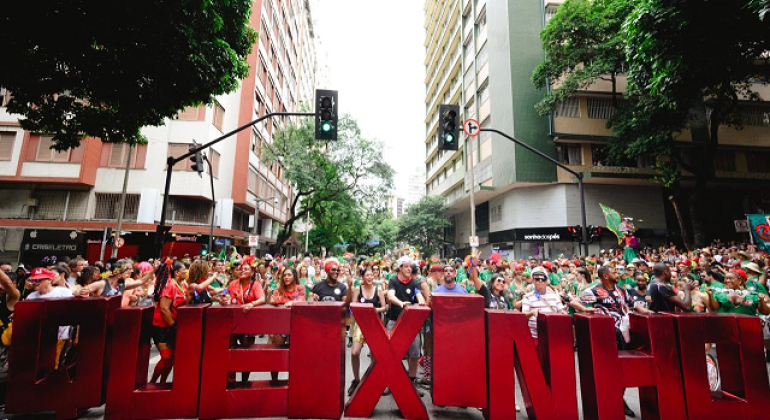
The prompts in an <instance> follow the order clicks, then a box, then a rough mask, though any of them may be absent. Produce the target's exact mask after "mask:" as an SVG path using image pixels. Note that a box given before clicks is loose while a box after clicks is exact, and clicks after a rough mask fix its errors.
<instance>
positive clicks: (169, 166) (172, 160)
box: [155, 112, 316, 258]
mask: <svg viewBox="0 0 770 420" xmlns="http://www.w3.org/2000/svg"><path fill="white" fill-rule="evenodd" d="M315 116H316V114H315V113H314V112H271V113H269V114H265V115H263V116H261V117H259V118H257V119H256V120H254V121H252V122H250V123H247V124H244V125H242V126H240V127H238V128H236V129H235V130H233V131H230V132H229V133H225V134H223V135H222V136H220V137H217V138H216V139H214V140H211V141H210V142H208V143H205V144H203V145H200V146H198V147H194V148H192V149H190V150H189V151H188V152H187V153H185V154H183V155H181V156H179V157H173V156H169V157H168V159H167V160H166V188H165V190H164V192H163V206H162V208H161V210H160V223H159V226H165V225H166V209H167V208H168V196H169V194H170V191H171V173H172V172H173V169H174V165H176V164H177V163H179V162H181V161H183V160H185V159H187V158H189V157H190V156H192V155H194V154H196V153H197V152H200V151H202V150H204V149H208V148H209V147H211V146H213V145H215V144H217V143H219V142H221V141H222V140H225V139H227V138H229V137H231V136H233V135H234V134H237V133H239V132H241V131H243V130H245V129H247V128H249V127H251V126H253V125H254V124H256V123H258V122H260V121H262V120H265V119H267V118H270V117H315ZM165 243H166V237H165V235H161V234H160V232H156V236H155V245H156V248H157V254H156V255H157V256H158V258H160V257H161V256H162V255H161V254H162V253H163V245H164V244H165Z"/></svg>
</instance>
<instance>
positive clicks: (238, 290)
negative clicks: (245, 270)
mask: <svg viewBox="0 0 770 420" xmlns="http://www.w3.org/2000/svg"><path fill="white" fill-rule="evenodd" d="M227 291H228V293H230V304H231V305H243V304H246V303H251V302H254V301H256V300H258V299H259V298H262V297H265V292H264V291H263V290H262V285H261V284H259V282H258V281H254V280H252V281H251V282H250V283H248V284H247V285H246V287H243V286H241V282H240V280H234V281H233V282H231V283H230V285H229V286H227Z"/></svg>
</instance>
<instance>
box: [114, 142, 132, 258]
mask: <svg viewBox="0 0 770 420" xmlns="http://www.w3.org/2000/svg"><path fill="white" fill-rule="evenodd" d="M113 146H114V145H113ZM133 154H134V145H133V144H129V145H128V157H127V158H126V172H125V173H124V174H123V192H122V193H121V194H120V202H119V203H118V223H117V226H116V228H115V229H116V232H115V239H118V238H120V235H121V234H122V229H123V215H124V211H125V208H126V190H127V189H128V174H129V173H131V157H132V155H133ZM110 255H111V258H117V256H118V247H116V246H115V241H112V253H111V254H110Z"/></svg>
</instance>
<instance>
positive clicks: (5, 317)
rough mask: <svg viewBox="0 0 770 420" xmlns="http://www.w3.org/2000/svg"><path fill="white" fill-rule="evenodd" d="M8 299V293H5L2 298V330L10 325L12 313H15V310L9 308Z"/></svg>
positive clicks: (0, 320)
mask: <svg viewBox="0 0 770 420" xmlns="http://www.w3.org/2000/svg"><path fill="white" fill-rule="evenodd" d="M7 299H8V296H7V295H3V297H2V298H1V299H0V323H2V324H1V325H0V331H1V330H4V329H5V328H6V327H8V324H9V321H10V319H11V315H13V311H12V310H10V309H8V305H7V304H6V302H7Z"/></svg>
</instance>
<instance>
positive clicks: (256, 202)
mask: <svg viewBox="0 0 770 420" xmlns="http://www.w3.org/2000/svg"><path fill="white" fill-rule="evenodd" d="M270 200H273V204H274V205H275V206H278V197H275V196H273V197H267V198H262V197H257V198H256V199H255V200H254V228H253V229H252V231H253V233H254V235H255V236H259V234H258V233H257V225H258V224H259V203H260V202H262V201H270ZM257 249H259V240H257V246H256V247H254V248H253V249H252V251H251V255H257Z"/></svg>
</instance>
